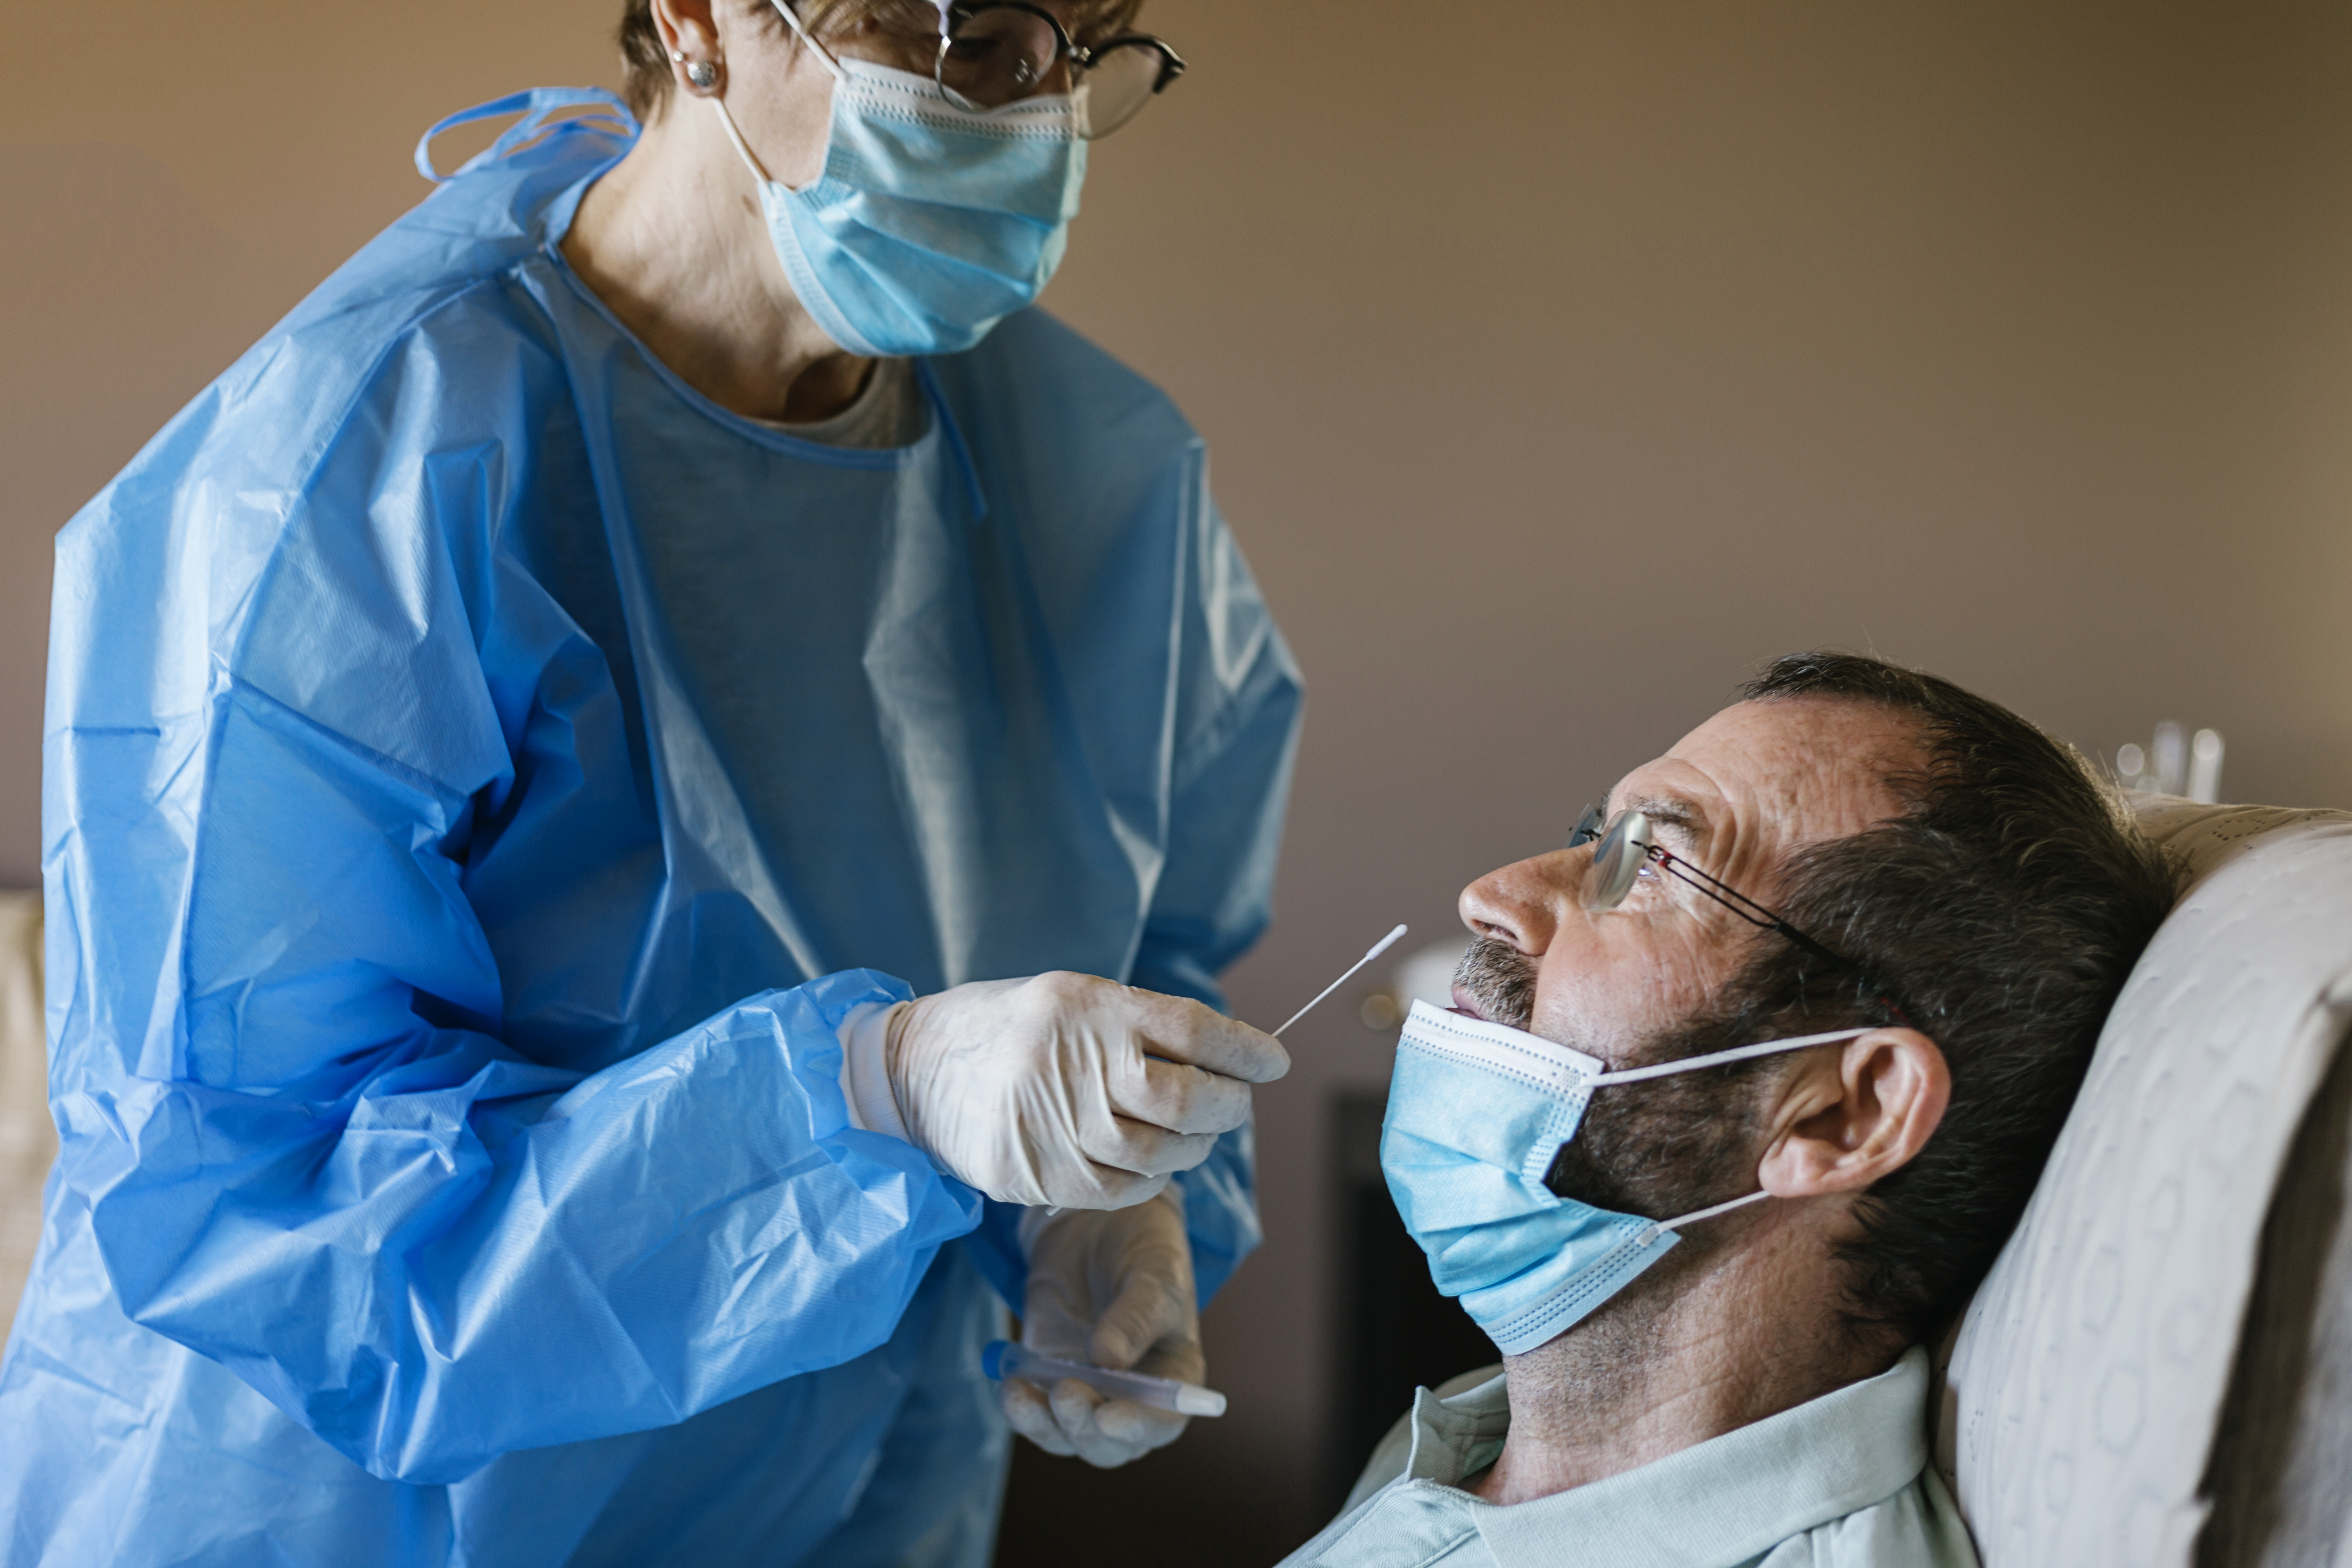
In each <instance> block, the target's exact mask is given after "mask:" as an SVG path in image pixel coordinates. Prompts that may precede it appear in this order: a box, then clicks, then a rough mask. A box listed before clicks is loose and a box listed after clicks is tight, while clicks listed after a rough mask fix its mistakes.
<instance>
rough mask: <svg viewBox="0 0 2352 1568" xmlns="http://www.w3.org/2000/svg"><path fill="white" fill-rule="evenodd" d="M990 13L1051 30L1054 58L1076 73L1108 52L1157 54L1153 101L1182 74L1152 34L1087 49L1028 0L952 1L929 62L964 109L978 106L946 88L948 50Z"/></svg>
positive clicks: (944, 9)
mask: <svg viewBox="0 0 2352 1568" xmlns="http://www.w3.org/2000/svg"><path fill="white" fill-rule="evenodd" d="M990 11H1024V12H1026V13H1028V14H1029V15H1030V16H1034V17H1036V18H1038V19H1039V20H1040V21H1042V22H1044V23H1045V25H1046V26H1049V27H1051V28H1053V29H1054V42H1055V45H1056V46H1057V47H1056V48H1055V53H1054V58H1055V59H1056V60H1067V61H1069V62H1070V64H1071V66H1072V67H1073V68H1075V69H1076V70H1080V71H1084V70H1091V69H1092V68H1094V64H1095V62H1096V61H1097V60H1098V59H1100V58H1102V57H1103V56H1104V55H1105V54H1108V52H1109V51H1110V50H1112V49H1119V48H1136V47H1149V48H1152V49H1156V50H1158V51H1159V54H1160V74H1159V76H1158V77H1157V78H1155V79H1153V81H1152V83H1151V96H1152V97H1153V98H1157V97H1159V96H1160V94H1161V93H1163V92H1165V91H1167V90H1168V84H1169V83H1171V82H1172V81H1174V80H1175V79H1177V78H1178V77H1181V76H1182V75H1183V74H1184V70H1185V66H1184V57H1183V56H1181V55H1180V54H1178V53H1177V52H1176V50H1175V49H1174V47H1171V45H1170V44H1169V42H1168V40H1167V39H1165V38H1162V37H1159V36H1158V35H1156V34H1152V33H1121V34H1119V35H1118V36H1117V37H1111V38H1106V39H1104V40H1103V42H1102V43H1101V44H1100V45H1098V46H1093V47H1089V46H1087V45H1086V44H1082V43H1079V42H1078V41H1077V40H1076V38H1073V37H1070V30H1069V29H1068V28H1067V27H1065V26H1062V19H1061V18H1060V17H1059V16H1055V15H1054V14H1053V13H1052V12H1051V11H1048V10H1046V9H1045V7H1044V6H1043V5H1032V4H1031V3H1030V0H954V4H952V5H942V6H941V7H940V51H939V54H938V56H937V57H936V58H934V59H933V60H932V62H931V79H932V80H933V81H936V82H938V83H939V84H940V91H941V92H944V93H947V94H948V95H949V96H950V97H951V98H953V99H955V100H957V101H958V102H959V103H960V104H961V105H962V106H963V107H965V108H977V107H979V106H978V105H975V104H973V103H972V102H971V100H969V99H966V98H965V97H964V95H963V94H961V93H960V92H958V91H956V89H953V88H951V87H950V86H949V85H948V47H949V46H950V45H951V44H953V43H954V42H955V30H956V28H957V27H959V26H961V25H963V24H964V23H966V22H969V21H971V19H972V18H973V17H975V16H981V15H982V14H984V13H986V12H990ZM1052 68H1053V65H1052V62H1051V61H1049V62H1047V65H1046V69H1047V70H1049V71H1050V70H1051V69H1052ZM1013 101H1016V102H1017V101H1019V100H1013Z"/></svg>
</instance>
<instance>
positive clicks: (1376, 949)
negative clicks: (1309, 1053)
mask: <svg viewBox="0 0 2352 1568" xmlns="http://www.w3.org/2000/svg"><path fill="white" fill-rule="evenodd" d="M1403 934H1404V927H1402V926H1399V927H1397V928H1396V930H1394V931H1391V932H1389V934H1388V935H1386V936H1384V937H1382V938H1381V940H1380V941H1378V942H1374V943H1372V951H1371V952H1368V953H1366V954H1364V956H1363V957H1361V958H1360V959H1358V960H1356V962H1355V963H1351V964H1349V966H1348V973H1345V974H1342V975H1341V976H1339V979H1337V980H1334V981H1333V982H1331V984H1328V985H1326V986H1325V987H1323V989H1322V990H1321V991H1320V992H1319V993H1318V994H1317V995H1316V997H1315V1002H1309V1003H1308V1004H1307V1005H1306V1006H1304V1007H1301V1008H1300V1009H1299V1010H1298V1011H1297V1012H1296V1013H1293V1014H1292V1015H1291V1016H1290V1024H1296V1023H1297V1022H1298V1020H1299V1019H1301V1018H1304V1017H1305V1016H1307V1014H1309V1013H1312V1012H1313V1011H1315V1003H1316V1002H1320V1001H1322V1000H1323V998H1324V997H1326V996H1328V995H1329V994H1331V993H1332V992H1334V991H1337V990H1338V989H1339V987H1340V986H1342V985H1345V984H1348V982H1349V981H1350V980H1352V979H1354V978H1355V974H1356V971H1357V970H1359V969H1361V968H1363V967H1364V965H1366V964H1367V963H1370V962H1371V961H1372V960H1374V959H1376V958H1378V957H1379V956H1380V955H1381V954H1382V953H1384V952H1387V951H1388V950H1389V949H1390V948H1391V947H1393V946H1395V945H1396V939H1397V938H1399V937H1401V936H1402V935H1403ZM1290 1024H1285V1025H1284V1026H1282V1029H1287V1028H1288V1027H1290ZM1282 1029H1276V1031H1275V1032H1274V1035H1275V1038H1276V1039H1280V1038H1281V1037H1282Z"/></svg>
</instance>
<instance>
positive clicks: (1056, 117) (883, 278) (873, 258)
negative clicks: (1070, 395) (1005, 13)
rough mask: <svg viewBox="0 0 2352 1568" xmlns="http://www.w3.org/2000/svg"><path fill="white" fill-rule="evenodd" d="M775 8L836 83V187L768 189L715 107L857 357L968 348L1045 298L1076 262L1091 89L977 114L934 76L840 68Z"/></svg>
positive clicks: (859, 65)
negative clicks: (1068, 256)
mask: <svg viewBox="0 0 2352 1568" xmlns="http://www.w3.org/2000/svg"><path fill="white" fill-rule="evenodd" d="M775 5H776V9H777V10H778V11H780V12H782V14H783V17H784V20H785V21H786V22H787V23H789V24H790V25H791V26H792V28H793V31H794V32H795V33H798V34H799V35H800V37H801V39H802V41H803V44H805V45H806V47H808V49H809V51H810V53H811V54H813V55H814V56H815V58H817V59H818V60H819V61H820V62H822V63H823V64H824V67H825V68H827V69H828V70H830V71H831V72H832V73H833V76H834V88H833V125H832V131H831V140H830V142H829V143H828V145H827V147H826V150H825V158H824V174H821V175H820V176H818V178H817V179H816V180H815V181H814V183H812V184H806V185H803V186H802V187H801V188H800V189H799V190H793V188H791V187H790V186H788V185H785V184H780V183H778V182H777V181H775V180H772V179H770V178H769V177H768V173H767V171H766V170H765V169H764V168H762V167H761V164H760V161H759V160H758V159H757V158H756V157H754V156H753V155H752V153H751V148H750V147H749V146H747V145H746V144H745V143H744V141H743V137H742V133H741V132H740V131H739V130H738V129H737V128H736V125H735V120H734V117H733V116H732V115H730V114H729V113H728V112H727V106H726V104H725V103H724V102H722V101H721V100H719V99H716V98H714V99H712V100H710V101H711V103H712V104H713V105H715V106H716V107H717V108H718V110H719V116H720V118H721V120H722V121H724V123H725V125H726V127H727V134H728V137H729V138H730V140H731V141H732V142H734V143H735V150H736V152H737V153H740V154H741V155H742V159H743V162H744V163H745V164H746V165H747V166H749V168H750V169H751V174H752V177H753V178H754V179H756V180H758V181H759V182H760V205H761V210H762V211H763V212H764V214H765V215H766V217H767V220H768V237H769V238H770V239H771V240H772V242H773V243H774V245H775V247H776V255H777V256H778V257H779V258H781V259H782V262H783V264H784V275H785V276H786V277H787V278H789V279H791V280H792V285H793V293H795V294H796V295H798V296H799V297H800V301H801V303H802V305H803V307H805V308H806V309H807V310H808V312H809V314H810V315H811V316H813V317H814V318H815V319H816V323H817V325H818V326H820V327H822V328H824V333H825V336H827V337H829V338H831V339H832V340H833V341H834V342H836V343H839V344H840V345H841V346H842V347H843V348H845V349H846V350H848V351H849V352H850V353H854V354H866V355H869V356H870V355H879V354H941V353H961V352H962V351H963V350H965V349H968V348H971V346H972V345H973V344H975V343H977V342H980V340H981V339H982V338H984V337H986V336H987V335H988V331H989V329H990V328H991V327H993V326H994V325H996V323H997V322H998V321H1002V320H1003V319H1004V318H1005V317H1006V316H1008V315H1010V314H1011V313H1012V312H1013V311H1014V310H1019V309H1021V308H1022V307H1023V306H1024V305H1026V304H1028V303H1029V302H1030V301H1031V300H1034V299H1036V297H1037V294H1038V291H1039V290H1040V289H1044V288H1045V283H1046V280H1047V279H1050V278H1052V277H1053V276H1054V269H1055V268H1057V267H1059V266H1060V265H1061V262H1062V253H1063V252H1064V251H1065V250H1066V248H1068V246H1069V234H1070V220H1071V219H1072V218H1074V217H1076V216H1077V213H1078V189H1079V187H1080V186H1081V185H1082V184H1085V182H1086V174H1087V144H1086V141H1085V139H1084V138H1083V136H1082V135H1081V134H1080V128H1081V126H1082V124H1083V123H1084V116H1085V113H1086V104H1085V91H1084V89H1080V90H1079V92H1077V93H1076V94H1064V93H1055V94H1048V95H1041V96H1039V97H1036V98H1029V99H1023V100H1019V101H1017V102H1013V103H1008V104H1006V105H1005V106H1004V107H1003V108H1002V109H997V110H989V111H987V112H984V113H983V112H977V111H974V110H968V109H964V108H961V107H960V106H959V105H957V104H955V103H953V102H951V101H950V100H949V99H948V97H947V94H946V93H945V92H944V91H943V90H941V89H940V85H939V83H937V82H935V81H933V80H932V79H930V78H929V77H924V76H916V75H913V74H911V73H909V72H907V71H901V70H893V69H891V68H889V67H887V66H879V65H875V64H873V63H871V62H869V61H866V60H857V59H835V58H834V57H833V56H831V55H830V54H828V53H827V52H826V51H825V50H824V48H823V47H821V46H819V45H818V44H817V43H816V42H815V41H814V39H812V38H810V37H809V36H808V34H807V33H806V32H805V31H804V30H803V27H802V26H801V21H800V18H799V17H797V16H793V12H792V8H791V7H790V6H789V5H785V4H783V0H775Z"/></svg>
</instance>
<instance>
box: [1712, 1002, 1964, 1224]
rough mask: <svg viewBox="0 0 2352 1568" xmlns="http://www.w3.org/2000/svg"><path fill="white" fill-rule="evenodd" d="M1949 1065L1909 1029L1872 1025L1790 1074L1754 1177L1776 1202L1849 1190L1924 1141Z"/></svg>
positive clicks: (1944, 1094)
mask: <svg viewBox="0 0 2352 1568" xmlns="http://www.w3.org/2000/svg"><path fill="white" fill-rule="evenodd" d="M1951 1098H1952V1074H1951V1069H1950V1068H1948V1066H1946V1064H1945V1061H1944V1053H1943V1052H1942V1051H1940V1050H1938V1049H1937V1047H1936V1042H1935V1041H1933V1040H1931V1039H1929V1038H1928V1037H1927V1036H1925V1035H1923V1034H1921V1033H1920V1032H1919V1031H1918V1030H1916V1029H1873V1030H1872V1031H1871V1032H1870V1033H1868V1034H1866V1035H1864V1036H1862V1037H1859V1038H1857V1039H1853V1040H1849V1041H1847V1042H1846V1043H1845V1045H1844V1046H1843V1047H1842V1048H1841V1049H1839V1050H1838V1051H1837V1053H1836V1054H1835V1055H1834V1056H1832V1055H1831V1054H1830V1053H1829V1052H1826V1051H1824V1052H1822V1053H1821V1059H1820V1060H1819V1061H1817V1062H1808V1063H1807V1064H1805V1066H1804V1068H1801V1070H1799V1071H1798V1072H1796V1073H1794V1074H1791V1075H1790V1079H1789V1080H1788V1082H1787V1084H1786V1086H1785V1088H1784V1089H1783V1091H1782V1093H1781V1096H1780V1106H1779V1108H1778V1111H1777V1114H1776V1118H1775V1120H1776V1122H1777V1123H1778V1129H1777V1131H1776V1134H1775V1136H1774V1137H1773V1140H1772V1143H1771V1147H1770V1148H1769V1150H1768V1151H1767V1152H1766V1153H1765V1155H1764V1159H1763V1162H1762V1163H1761V1164H1760V1165H1759V1167H1758V1169H1757V1176H1758V1178H1759V1180H1760V1181H1761V1182H1762V1183H1763V1184H1764V1190H1765V1191H1766V1192H1769V1193H1770V1194H1772V1195H1773V1196H1774V1197H1777V1198H1805V1197H1817V1196H1820V1195H1822V1194H1828V1193H1857V1192H1861V1191H1863V1190H1864V1188H1866V1187H1868V1186H1870V1185H1871V1184H1873V1183H1874V1182H1876V1181H1878V1180H1879V1179H1880V1178H1881V1177H1884V1176H1888V1175H1892V1174H1893V1173H1895V1172H1896V1171H1899V1170H1901V1169H1902V1168H1903V1167H1904V1166H1905V1165H1907V1164H1909V1163H1911V1161H1912V1160H1913V1159H1914V1158H1915V1157H1916V1155H1917V1154H1918V1152H1919V1151H1920V1150H1922V1149H1924V1148H1926V1147H1927V1140H1928V1139H1929V1138H1930V1137H1931V1136H1933V1135H1934V1133H1935V1131H1936V1128H1937V1125H1938V1124H1939V1123H1941V1122H1942V1121H1943V1120H1944V1108H1945V1106H1946V1105H1948V1103H1949V1102H1950V1100H1951Z"/></svg>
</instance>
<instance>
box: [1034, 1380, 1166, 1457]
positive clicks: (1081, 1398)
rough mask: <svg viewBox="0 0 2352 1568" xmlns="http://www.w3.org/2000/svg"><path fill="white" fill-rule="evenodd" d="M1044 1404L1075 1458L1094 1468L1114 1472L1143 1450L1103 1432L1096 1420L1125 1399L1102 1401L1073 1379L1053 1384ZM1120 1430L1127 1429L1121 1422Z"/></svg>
mask: <svg viewBox="0 0 2352 1568" xmlns="http://www.w3.org/2000/svg"><path fill="white" fill-rule="evenodd" d="M1046 1403H1047V1404H1048V1405H1049V1406H1050V1407H1051V1408H1052V1410H1053V1413H1054V1425H1055V1427H1056V1428H1058V1429H1059V1431H1060V1433H1061V1436H1062V1438H1063V1440H1064V1441H1065V1442H1066V1443H1068V1444H1069V1445H1070V1447H1071V1448H1072V1449H1073V1450H1075V1451H1076V1454H1077V1456H1078V1458H1081V1459H1084V1460H1085V1461H1086V1462H1087V1464H1089V1465H1092V1466H1094V1467H1095V1468H1097V1469H1104V1470H1110V1469H1117V1468H1118V1467H1119V1466H1121V1465H1124V1464H1126V1463H1127V1462H1128V1461H1129V1459H1132V1458H1137V1457H1138V1456H1139V1455H1141V1454H1142V1453H1144V1452H1145V1451H1146V1450H1145V1449H1144V1448H1143V1447H1139V1446H1138V1445H1136V1444H1134V1443H1131V1442H1129V1441H1127V1440H1125V1439H1124V1438H1122V1437H1120V1436H1115V1435H1114V1434H1112V1433H1111V1432H1108V1431H1106V1430H1105V1429H1104V1428H1103V1426H1102V1425H1101V1423H1100V1421H1099V1420H1098V1419H1097V1417H1098V1416H1099V1415H1101V1413H1102V1412H1103V1411H1106V1410H1109V1409H1111V1408H1112V1407H1113V1406H1115V1405H1126V1404H1127V1403H1128V1402H1127V1401H1125V1400H1113V1399H1106V1398H1104V1397H1103V1396H1102V1394H1100V1393H1098V1392H1097V1391H1096V1390H1095V1389H1094V1388H1092V1387H1090V1386H1089V1385H1087V1384H1083V1383H1080V1382H1079V1381H1078V1380H1077V1379H1076V1378H1075V1377H1066V1378H1064V1379H1063V1380H1062V1381H1061V1382H1059V1383H1057V1384H1055V1385H1054V1391H1053V1393H1052V1394H1049V1395H1047V1398H1046ZM1121 1429H1122V1430H1126V1429H1129V1426H1128V1424H1127V1423H1124V1422H1122V1423H1121Z"/></svg>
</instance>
